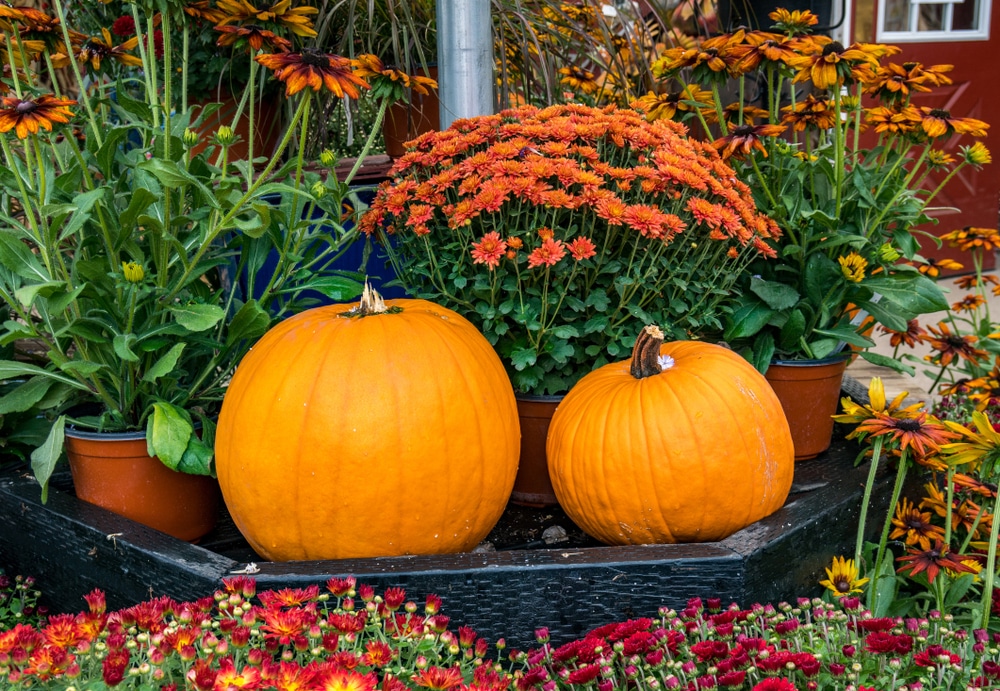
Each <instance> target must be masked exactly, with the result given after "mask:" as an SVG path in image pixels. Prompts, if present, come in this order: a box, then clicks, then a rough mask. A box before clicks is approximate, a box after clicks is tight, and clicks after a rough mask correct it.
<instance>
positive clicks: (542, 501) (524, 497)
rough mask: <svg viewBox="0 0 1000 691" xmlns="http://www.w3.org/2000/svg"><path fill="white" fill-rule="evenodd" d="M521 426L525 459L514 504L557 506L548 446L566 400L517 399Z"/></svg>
mask: <svg viewBox="0 0 1000 691" xmlns="http://www.w3.org/2000/svg"><path fill="white" fill-rule="evenodd" d="M516 399H517V414H518V419H519V421H520V423H521V458H520V462H519V464H518V467H517V477H515V478H514V490H513V491H512V492H511V495H510V500H511V501H512V502H514V503H515V504H520V505H521V506H538V507H543V506H556V505H557V504H558V503H559V500H558V499H556V492H555V490H554V489H552V481H551V480H550V479H549V462H548V457H547V456H546V455H545V442H546V440H547V439H548V435H549V423H550V422H552V414H553V413H555V412H556V408H557V407H559V403H560V402H561V401H562V399H563V397H562V396H522V395H518V396H516Z"/></svg>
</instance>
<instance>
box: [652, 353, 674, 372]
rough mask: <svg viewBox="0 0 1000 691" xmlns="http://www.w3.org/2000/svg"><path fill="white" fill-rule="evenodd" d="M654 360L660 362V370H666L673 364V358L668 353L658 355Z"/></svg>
mask: <svg viewBox="0 0 1000 691" xmlns="http://www.w3.org/2000/svg"><path fill="white" fill-rule="evenodd" d="M656 361H657V362H659V363H660V369H661V370H668V369H670V368H671V367H673V366H674V359H673V358H672V357H670V356H669V355H660V356H659V357H658V358H656Z"/></svg>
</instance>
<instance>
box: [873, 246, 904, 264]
mask: <svg viewBox="0 0 1000 691" xmlns="http://www.w3.org/2000/svg"><path fill="white" fill-rule="evenodd" d="M878 258H879V259H881V260H882V261H884V262H887V263H892V262H894V261H896V260H897V259H899V252H898V251H897V250H896V248H895V247H893V246H892V245H890V244H889V243H888V242H886V243H884V244H883V245H882V246H881V247H879V248H878Z"/></svg>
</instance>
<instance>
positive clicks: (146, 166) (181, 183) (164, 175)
mask: <svg viewBox="0 0 1000 691" xmlns="http://www.w3.org/2000/svg"><path fill="white" fill-rule="evenodd" d="M138 168H139V169H141V170H145V171H147V172H150V173H152V174H153V175H154V176H155V177H156V179H157V180H159V181H160V183H161V184H163V185H164V186H165V187H185V186H187V185H191V186H192V187H196V188H197V189H198V191H199V192H201V196H202V198H203V202H204V203H205V204H208V205H209V206H212V207H213V208H219V202H218V201H217V200H216V199H215V195H213V194H212V192H211V190H209V189H208V188H207V187H205V185H204V184H203V183H202V182H201V180H199V179H198V178H196V177H195V176H193V175H191V173H189V172H187V171H186V170H184V169H183V168H181V167H180V166H179V165H177V164H176V163H174V162H173V161H165V160H163V159H162V158H152V159H150V160H148V161H144V162H143V163H140V164H139V165H138Z"/></svg>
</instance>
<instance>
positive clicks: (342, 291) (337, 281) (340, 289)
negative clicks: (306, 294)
mask: <svg viewBox="0 0 1000 691" xmlns="http://www.w3.org/2000/svg"><path fill="white" fill-rule="evenodd" d="M298 290H315V291H317V292H320V293H323V295H325V296H326V297H328V298H330V299H331V300H337V301H339V302H347V301H348V300H353V299H354V298H356V297H358V296H359V295H361V292H362V291H363V290H364V285H363V284H362V283H361V282H360V281H356V280H355V279H353V278H348V277H347V276H316V277H314V278H311V279H309V281H308V282H307V283H305V284H303V285H302V286H296V291H298Z"/></svg>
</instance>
